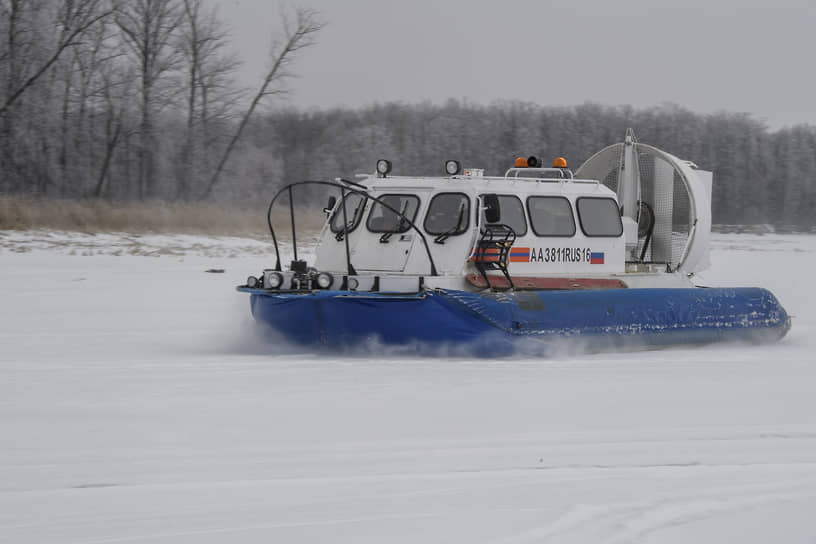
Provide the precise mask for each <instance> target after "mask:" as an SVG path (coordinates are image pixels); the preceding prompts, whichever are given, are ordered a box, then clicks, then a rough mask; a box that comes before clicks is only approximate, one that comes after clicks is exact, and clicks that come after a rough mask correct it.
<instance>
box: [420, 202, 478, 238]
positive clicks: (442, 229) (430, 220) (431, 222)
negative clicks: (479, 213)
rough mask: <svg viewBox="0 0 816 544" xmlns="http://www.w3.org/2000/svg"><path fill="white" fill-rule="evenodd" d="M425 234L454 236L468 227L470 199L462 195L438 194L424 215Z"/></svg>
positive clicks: (465, 230)
mask: <svg viewBox="0 0 816 544" xmlns="http://www.w3.org/2000/svg"><path fill="white" fill-rule="evenodd" d="M424 226H425V232H427V233H428V234H447V235H449V236H456V235H458V234H462V233H463V232H467V230H468V227H469V226H470V199H469V198H468V197H467V195H465V194H464V193H439V194H438V195H436V196H434V197H433V199H431V204H430V205H429V206H428V213H426V214H425V225H424Z"/></svg>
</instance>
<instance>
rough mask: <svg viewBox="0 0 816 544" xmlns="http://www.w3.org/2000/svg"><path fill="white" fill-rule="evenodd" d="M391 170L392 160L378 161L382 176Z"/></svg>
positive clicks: (379, 171)
mask: <svg viewBox="0 0 816 544" xmlns="http://www.w3.org/2000/svg"><path fill="white" fill-rule="evenodd" d="M389 172H391V161H388V160H385V159H380V160H378V161H377V173H378V174H379V175H381V176H382V177H385V175H386V174H388V173H389Z"/></svg>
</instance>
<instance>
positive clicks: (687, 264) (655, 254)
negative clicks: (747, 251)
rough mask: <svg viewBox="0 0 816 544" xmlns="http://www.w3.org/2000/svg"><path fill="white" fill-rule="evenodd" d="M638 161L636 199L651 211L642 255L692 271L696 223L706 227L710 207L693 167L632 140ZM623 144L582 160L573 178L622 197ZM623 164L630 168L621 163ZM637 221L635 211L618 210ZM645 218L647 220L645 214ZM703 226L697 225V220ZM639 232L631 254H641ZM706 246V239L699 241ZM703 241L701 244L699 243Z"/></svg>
mask: <svg viewBox="0 0 816 544" xmlns="http://www.w3.org/2000/svg"><path fill="white" fill-rule="evenodd" d="M631 145H633V146H634V151H635V156H636V157H637V164H636V165H634V166H635V168H636V169H637V176H636V177H637V179H638V180H639V184H638V198H637V200H638V201H642V202H645V203H647V204H648V205H649V206H650V207H651V208H652V209H653V210H654V215H655V227H654V233H653V237H652V238H653V239H652V241H651V243H650V246H649V247H648V248H647V251H646V253H645V255H644V260H645V261H651V262H665V263H667V264H668V265H669V266H670V268H671V269H672V270H682V271H686V272H694V271H695V269H696V268H695V267H696V266H697V264H698V261H700V260H701V257H700V253H701V252H700V251H695V239H696V238H700V236H699V231H700V230H701V229H700V227H701V226H703V227H704V226H705V225H707V226H708V229H706V230H705V232H706V233H707V232H708V230H710V225H711V223H710V221H711V217H710V213H709V212H708V211H707V210H710V205H709V204H708V200H707V194H706V193H705V190H704V188H703V186H702V185H701V182H700V181H699V179H698V178H697V176H696V174H695V173H694V169H693V168H692V167H691V166H690V164H689V163H688V162H686V161H682V160H680V159H678V158H677V157H675V156H673V155H670V154H668V153H666V152H664V151H661V150H660V149H657V148H656V147H652V146H650V145H646V144H641V143H633V144H631ZM625 150H626V144H624V143H618V144H614V145H611V146H609V147H606V148H604V149H602V150H601V151H599V152H597V153H596V154H595V155H593V156H592V157H590V158H589V159H587V161H586V162H584V164H582V165H581V166H580V167H579V168H578V170H577V171H576V172H575V176H576V177H577V178H581V179H595V180H599V181H600V182H601V183H603V184H604V185H606V186H607V187H609V188H610V189H611V190H613V191H615V192H616V193H617V194H618V196H619V197H620V196H621V192H620V183H621V171H622V167H624V152H625ZM626 167H629V166H628V165H626ZM622 213H623V214H624V215H630V217H632V218H633V219H634V220H635V221H638V220H639V219H640V218H639V215H640V213H639V210H636V211H635V212H634V213H633V214H630V213H629V210H625V209H624V210H622ZM644 219H646V218H644ZM701 221H702V222H703V223H704V225H701V224H700V222H701ZM642 234H643V233H642V232H639V233H638V246H637V249H636V251H635V252H634V254H635V255H638V256H639V255H640V254H641V252H642V248H643V244H644V243H645V236H642ZM699 241H700V242H701V243H702V242H704V243H705V244H707V240H699ZM701 245H702V244H701Z"/></svg>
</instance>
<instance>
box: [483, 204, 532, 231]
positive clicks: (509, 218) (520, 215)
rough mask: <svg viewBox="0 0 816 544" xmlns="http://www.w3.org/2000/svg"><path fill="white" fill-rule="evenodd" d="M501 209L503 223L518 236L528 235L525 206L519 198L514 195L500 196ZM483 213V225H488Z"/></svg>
mask: <svg viewBox="0 0 816 544" xmlns="http://www.w3.org/2000/svg"><path fill="white" fill-rule="evenodd" d="M499 208H500V209H501V221H499V223H503V224H505V225H507V226H508V227H510V228H511V229H513V230H514V231H515V233H516V236H524V235H525V234H527V221H525V219H524V206H523V205H522V204H521V200H519V198H518V197H517V196H513V195H499ZM488 224H490V223H488V222H487V220H486V219H485V216H484V211H482V225H488Z"/></svg>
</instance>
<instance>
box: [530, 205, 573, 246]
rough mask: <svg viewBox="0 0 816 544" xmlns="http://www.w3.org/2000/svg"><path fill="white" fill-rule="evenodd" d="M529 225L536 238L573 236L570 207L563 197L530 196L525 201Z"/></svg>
mask: <svg viewBox="0 0 816 544" xmlns="http://www.w3.org/2000/svg"><path fill="white" fill-rule="evenodd" d="M527 211H528V212H529V213H530V225H532V227H533V232H535V233H536V236H574V235H575V218H574V217H573V215H572V206H570V202H569V200H567V199H566V198H564V197H563V196H531V197H529V198H528V199H527Z"/></svg>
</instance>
